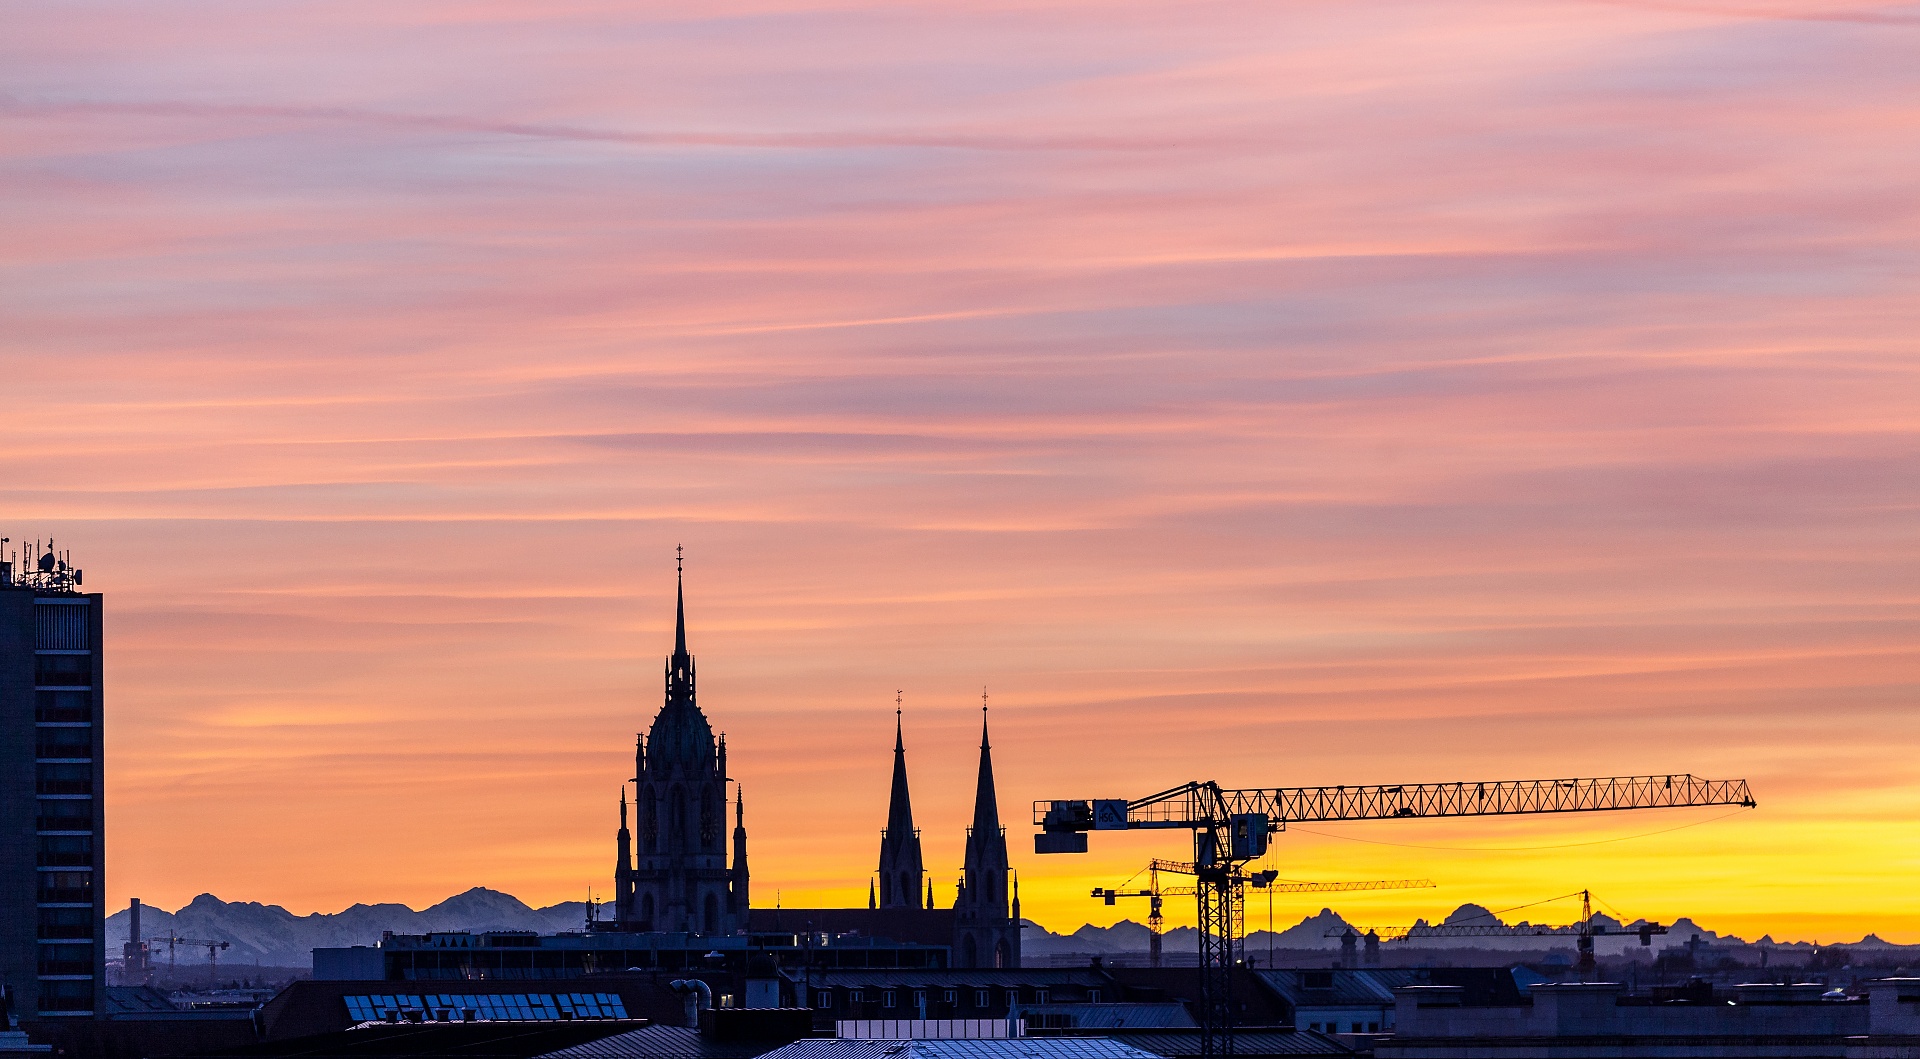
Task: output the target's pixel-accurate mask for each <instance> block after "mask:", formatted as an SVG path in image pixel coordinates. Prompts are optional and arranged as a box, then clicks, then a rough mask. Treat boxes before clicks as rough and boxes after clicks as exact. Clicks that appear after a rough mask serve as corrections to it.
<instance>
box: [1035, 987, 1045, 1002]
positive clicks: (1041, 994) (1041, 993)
mask: <svg viewBox="0 0 1920 1059" xmlns="http://www.w3.org/2000/svg"><path fill="white" fill-rule="evenodd" d="M1033 1002H1034V1003H1036V1004H1044V1003H1046V1002H1047V991H1046V990H1044V989H1036V990H1034V991H1033Z"/></svg>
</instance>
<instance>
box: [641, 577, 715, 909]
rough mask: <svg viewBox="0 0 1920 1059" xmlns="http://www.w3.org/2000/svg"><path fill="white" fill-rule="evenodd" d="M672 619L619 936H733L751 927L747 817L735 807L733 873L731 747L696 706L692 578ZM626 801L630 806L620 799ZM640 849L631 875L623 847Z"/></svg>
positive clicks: (644, 743) (646, 743)
mask: <svg viewBox="0 0 1920 1059" xmlns="http://www.w3.org/2000/svg"><path fill="white" fill-rule="evenodd" d="M680 582H681V583H680V585H679V587H678V593H677V595H678V599H677V602H676V606H675V612H674V637H673V654H672V656H671V657H669V658H668V659H667V669H666V684H667V689H666V704H665V705H663V706H661V707H660V713H659V715H658V716H656V717H654V719H653V727H652V729H651V730H649V731H648V733H647V735H646V737H645V738H644V739H642V740H639V741H638V743H637V745H636V747H635V749H634V780H633V783H634V815H635V817H636V820H635V823H636V824H637V825H638V831H639V833H638V834H637V835H634V836H632V838H629V837H628V833H627V831H626V814H625V806H624V804H623V805H622V813H621V832H620V836H619V838H620V845H621V846H622V850H621V854H622V863H621V864H620V865H619V867H618V868H616V878H615V880H614V892H615V893H616V894H617V895H618V898H619V901H620V909H619V913H618V915H617V916H616V925H617V926H618V927H619V928H620V929H622V930H642V931H645V930H658V931H688V932H692V933H698V934H732V933H735V932H737V931H740V930H743V929H745V928H746V923H747V832H746V821H745V807H744V804H743V803H736V805H735V809H734V812H735V825H734V834H733V847H734V853H733V860H734V863H733V865H732V867H729V866H728V864H727V841H726V839H727V834H726V828H727V739H726V736H724V735H722V736H721V737H720V739H719V741H718V742H717V743H716V742H715V740H714V736H713V728H712V726H711V725H709V724H708V723H707V717H706V715H705V714H703V713H701V712H700V707H699V705H698V704H697V703H696V702H695V699H694V667H693V656H692V655H690V654H688V653H687V603H686V587H685V575H684V574H681V575H680ZM623 797H624V796H623ZM628 842H631V843H632V846H633V860H632V862H631V866H629V865H628V862H627V861H626V860H625V848H624V847H625V846H626V845H627V843H628Z"/></svg>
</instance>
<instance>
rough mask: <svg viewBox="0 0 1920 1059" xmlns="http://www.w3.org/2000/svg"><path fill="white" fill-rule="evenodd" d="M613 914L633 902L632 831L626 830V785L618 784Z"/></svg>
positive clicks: (619, 913) (618, 912)
mask: <svg viewBox="0 0 1920 1059" xmlns="http://www.w3.org/2000/svg"><path fill="white" fill-rule="evenodd" d="M613 844H614V850H615V852H614V862H615V863H614V868H613V914H614V916H615V918H618V917H619V916H620V915H621V914H622V910H623V909H625V908H626V907H627V906H628V905H629V904H632V903H633V832H631V831H628V830H627V785H626V784H624V783H622V784H621V785H620V830H619V831H618V832H617V833H616V834H615V835H614V839H613Z"/></svg>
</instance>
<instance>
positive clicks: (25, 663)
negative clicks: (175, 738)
mask: <svg viewBox="0 0 1920 1059" xmlns="http://www.w3.org/2000/svg"><path fill="white" fill-rule="evenodd" d="M7 543H8V542H6V541H5V540H4V539H0V547H3V546H4V545H6V544H7ZM52 544H53V542H51V541H48V542H47V544H46V546H45V547H42V546H41V545H40V544H39V543H38V542H34V543H33V544H32V545H30V546H28V545H22V546H21V547H19V548H18V549H16V550H14V551H12V552H5V553H0V984H4V985H5V986H6V988H7V991H8V995H9V997H10V999H11V1001H12V1004H13V1010H14V1013H15V1014H16V1015H18V1016H19V1017H20V1018H22V1019H57V1018H87V1017H92V1016H94V1015H95V1014H96V1013H97V1012H99V1011H100V1006H101V1004H102V1002H103V996H102V987H103V986H104V984H105V980H106V979H105V971H106V943H105V932H106V914H105V908H104V904H103V902H104V898H105V895H104V893H103V892H102V889H101V869H102V867H103V866H104V864H105V858H104V856H103V847H102V843H101V837H102V827H103V825H104V823H105V816H104V810H103V808H102V805H101V743H100V721H101V711H100V704H101V694H100V692H101V688H100V678H101V673H100V594H99V593H97V592H93V593H88V592H83V591H81V587H80V571H79V570H76V569H74V568H73V565H72V564H71V563H70V562H69V561H68V558H67V556H66V555H65V554H63V553H59V552H55V551H54V550H53V547H52Z"/></svg>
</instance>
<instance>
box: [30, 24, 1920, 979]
mask: <svg viewBox="0 0 1920 1059" xmlns="http://www.w3.org/2000/svg"><path fill="white" fill-rule="evenodd" d="M690 12H694V13H690ZM7 19H8V24H9V25H8V30H7V32H6V33H5V34H0V394H3V395H4V406H3V407H4V411H0V445H3V446H4V449H5V451H6V452H7V453H8V454H9V458H8V459H7V461H6V475H5V484H4V486H3V487H0V536H11V537H12V538H14V540H15V541H16V542H17V541H19V540H21V539H22V538H27V539H32V538H36V537H46V536H49V535H51V536H53V537H55V538H57V540H58V541H59V544H60V546H61V547H63V548H71V549H72V551H73V556H74V559H75V561H76V563H77V564H78V565H79V566H81V567H83V568H84V569H85V571H86V586H87V588H89V589H91V590H97V591H102V592H105V593H106V600H107V635H108V637H109V641H108V649H107V650H108V653H107V663H106V665H107V692H106V694H107V703H108V711H109V722H108V728H107V737H106V738H107V751H108V765H107V776H108V800H107V812H108V820H109V828H110V830H109V838H108V842H107V849H108V871H107V879H106V881H107V889H108V895H109V904H110V906H114V907H117V906H120V905H123V904H124V903H125V902H126V900H127V899H128V898H129V897H133V896H138V897H140V898H142V899H143V900H145V901H147V902H149V903H151V904H156V905H161V906H164V907H167V908H173V907H177V906H178V905H180V904H183V903H185V902H186V901H187V900H189V899H191V898H192V897H193V896H194V895H195V894H198V893H202V892H212V893H215V894H217V895H219V896H221V897H223V898H226V899H228V900H254V901H263V902H272V903H279V904H284V905H286V906H287V907H289V908H291V909H293V910H294V911H296V912H302V913H304V912H308V911H337V910H339V909H340V908H343V907H345V906H346V905H349V904H351V903H353V902H356V901H369V902H372V901H402V902H407V903H409V904H412V905H414V906H416V907H421V906H424V905H426V904H429V903H431V902H434V901H437V900H439V899H441V898H444V897H446V896H448V895H450V894H452V893H455V892H458V891H460V890H464V889H466V888H468V887H470V886H475V885H483V886H489V887H494V888H497V889H501V890H505V891H508V892H510V893H513V894H515V895H517V896H519V897H521V898H522V899H524V900H527V901H528V902H530V903H533V904H547V903H551V902H555V901H561V900H569V899H579V898H581V897H583V896H584V895H585V893H586V891H587V888H588V887H589V886H594V887H596V888H598V889H599V890H600V891H601V892H602V893H605V892H606V891H607V890H609V889H610V887H611V879H612V871H613V832H614V828H615V826H616V820H615V799H616V797H617V795H618V792H619V789H620V783H621V780H622V778H623V777H626V776H628V775H630V774H631V768H632V751H633V736H634V732H635V731H636V730H638V729H641V728H644V727H645V726H646V725H647V724H648V723H649V721H650V719H651V717H652V714H653V712H654V710H656V709H657V708H658V706H659V703H660V697H661V669H660V667H661V661H662V658H663V656H664V655H665V654H666V653H667V652H668V651H669V650H670V649H671V646H672V594H673V549H674V547H675V545H678V544H683V545H685V547H686V549H687V557H688V558H687V562H688V565H687V592H688V604H687V606H688V620H689V625H690V629H689V637H690V641H691V647H692V650H693V651H694V653H695V654H696V655H697V657H698V659H699V665H700V669H699V674H700V684H701V686H700V699H701V704H702V706H703V707H704V708H705V710H706V711H707V713H708V715H709V716H710V717H711V718H712V719H713V721H714V723H715V726H716V727H718V728H721V729H724V730H725V731H726V733H727V738H728V745H729V748H730V763H731V765H732V770H733V772H734V774H735V775H736V776H737V777H738V778H739V779H740V780H741V781H742V783H743V784H744V787H745V794H746V803H747V822H748V826H749V829H750V831H751V834H752V854H753V861H752V867H753V877H754V895H755V898H756V902H757V903H764V904H770V903H771V902H772V901H773V899H774V897H775V894H776V891H778V893H779V897H780V900H781V901H782V902H783V903H785V904H788V905H799V904H819V903H860V902H864V900H865V897H866V889H867V877H868V872H869V871H870V870H871V869H872V867H873V864H874V860H875V856H876V853H877V849H878V841H879V834H878V833H879V830H880V828H881V826H882V824H883V823H884V819H885V810H886V804H885V797H886V784H887V779H888V769H889V764H890V762H889V751H890V749H891V745H892V738H893V731H892V725H893V715H892V713H893V701H894V694H895V691H896V689H903V690H904V701H905V707H906V714H905V717H906V729H907V740H908V747H909V766H910V769H911V772H912V777H913V782H914V790H913V794H914V804H915V809H916V811H917V815H918V817H919V822H920V825H921V827H922V829H923V834H924V841H925V844H926V849H927V860H928V866H929V869H930V870H931V872H932V874H933V876H934V878H935V880H936V885H937V886H938V888H939V891H940V893H941V894H942V895H943V899H944V900H951V896H952V885H953V881H954V878H955V876H956V874H957V871H958V868H959V863H960V858H961V852H962V829H963V827H964V826H965V824H966V823H967V821H968V818H969V816H970V812H971V797H972V775H973V769H974V766H975V761H976V753H977V752H976V749H975V747H976V745H977V741H978V727H979V718H980V710H979V705H980V703H979V696H980V692H981V688H982V687H983V686H985V687H986V688H987V689H988V690H989V692H990V694H991V696H992V698H991V702H992V704H993V707H994V709H993V715H992V716H993V737H994V754H995V764H996V767H997V769H998V772H999V783H1000V801H1001V806H1002V809H1003V813H1004V816H1005V819H1004V822H1005V823H1006V825H1007V827H1008V842H1009V845H1010V847H1011V848H1012V850H1013V851H1014V860H1015V864H1016V866H1017V867H1018V868H1019V870H1020V879H1021V890H1022V896H1023V898H1024V903H1025V909H1024V910H1025V912H1026V913H1027V915H1028V916H1029V917H1030V918H1033V919H1035V920H1037V921H1039V922H1040V923H1042V924H1044V925H1046V926H1048V927H1051V928H1053V929H1056V930H1068V929H1072V928H1073V927H1076V926H1078V925H1079V924H1081V923H1083V922H1088V921H1092V922H1096V923H1109V922H1113V921H1114V920H1116V919H1119V918H1121V917H1132V918H1135V919H1138V918H1141V917H1142V916H1143V915H1144V911H1145V910H1144V908H1137V907H1136V908H1128V907H1126V906H1124V905H1123V906H1120V907H1116V908H1108V907H1104V906H1102V905H1100V904H1099V903H1098V902H1095V901H1091V900H1089V899H1088V898H1087V897H1086V893H1087V891H1088V889H1089V888H1090V887H1091V886H1096V885H1110V884H1113V883H1117V882H1119V881H1120V880H1122V879H1124V878H1126V877H1127V876H1129V875H1131V874H1133V872H1134V871H1135V870H1136V869H1138V868H1139V867H1140V866H1141V865H1142V864H1144V863H1145V861H1146V860H1147V858H1149V857H1152V856H1179V855H1183V854H1184V853H1186V852H1187V851H1188V847H1187V846H1186V845H1185V844H1184V840H1183V839H1182V838H1181V837H1180V836H1178V835H1174V834H1169V833H1159V834H1155V833H1146V834H1125V835H1119V836H1114V835H1105V834H1103V835H1099V836H1096V837H1095V841H1094V849H1093V852H1092V853H1091V854H1089V855H1087V856H1084V857H1078V858H1071V857H1045V858H1042V857H1035V856H1034V855H1033V854H1032V852H1031V850H1032V845H1031V839H1030V838H1029V837H1028V836H1029V835H1030V833H1031V831H1032V827H1031V825H1030V823H1029V822H1028V819H1027V817H1028V809H1027V807H1028V806H1029V804H1030V803H1031V802H1032V801H1033V800H1034V799H1036V798H1047V797H1129V796H1139V795H1143V794H1146V793H1150V792H1152V791H1154V790H1158V789H1161V788H1163V787H1168V786H1172V785H1174V784H1177V783H1180V782H1184V781H1186V780H1190V779H1216V780H1219V781H1221V782H1222V783H1224V784H1228V785H1235V786H1259V785H1306V784H1321V783H1329V784H1331V783H1370V782H1387V783H1398V782H1414V781H1429V780H1462V779H1469V780H1470V779H1499V778H1526V777H1536V776H1590V775H1614V774H1629V773H1642V772H1646V773H1666V772H1693V773H1696V774H1700V775H1706V776H1713V777H1722V778H1732V777H1744V778H1746V779H1748V780H1749V781H1750V782H1751V783H1752V785H1753V790H1754V793H1755V795H1756V797H1757V798H1758V800H1759V808H1758V809H1757V810H1754V811H1751V812H1738V813H1733V814H1729V813H1728V811H1727V810H1725V809H1699V810H1671V811H1663V812H1651V813H1635V814H1615V815H1610V816H1598V817H1557V818H1537V819H1514V820H1505V821H1446V822H1411V823H1392V824H1387V823H1351V824H1341V825H1315V826H1313V827H1312V828H1311V829H1310V830H1304V829H1303V830H1297V831H1293V832H1290V833H1288V834H1286V835H1284V836H1282V837H1281V838H1280V839H1279V840H1278V851H1277V853H1276V855H1275V856H1274V858H1273V859H1272V860H1271V861H1270V866H1271V867H1273V868H1275V869H1277V870H1279V872H1280V874H1281V875H1282V876H1284V877H1288V878H1299V879H1368V878H1396V877H1404V876H1429V877H1431V878H1433V879H1434V880H1436V881H1437V882H1438V883H1439V884H1440V886H1439V888H1438V889H1436V890H1432V891H1418V892H1411V893H1407V892H1394V893H1382V894H1377V895H1332V896H1336V897H1338V898H1339V899H1338V900H1333V901H1328V900H1319V899H1316V900H1307V899H1291V900H1283V901H1282V902H1281V903H1280V904H1279V905H1278V906H1277V907H1276V911H1275V916H1276V919H1277V920H1279V921H1282V922H1287V923H1290V922H1293V921H1295V920H1297V919H1298V918H1299V917H1300V916H1302V915H1305V914H1308V913H1311V912H1313V911H1316V910H1318V908H1319V907H1320V906H1321V905H1323V904H1333V905H1334V906H1335V907H1336V908H1337V909H1338V910H1340V911H1342V912H1343V913H1345V914H1346V915H1348V917H1349V918H1352V919H1355V920H1356V921H1359V922H1363V923H1375V924H1393V923H1405V922H1410V921H1411V920H1412V919H1413V918H1414V917H1416V916H1426V917H1428V918H1435V917H1437V916H1439V915H1443V914H1445V912H1447V911H1448V910H1450V909H1451V908H1453V907H1454V906H1455V905H1458V904H1459V903H1461V902H1464V901H1477V902H1480V903H1483V904H1487V905H1489V906H1494V907H1499V906H1502V905H1512V904H1520V903H1522V902H1526V901H1531V900H1535V899H1538V898H1541V897H1547V896H1551V895H1555V894H1560V893H1564V892H1566V891H1569V890H1575V889H1579V888H1581V887H1583V886H1586V887H1591V888H1592V889H1593V890H1594V891H1595V892H1596V893H1597V894H1599V895H1600V896H1601V897H1603V898H1604V899H1605V900H1606V901H1607V902H1608V903H1609V904H1610V905H1611V906H1613V907H1615V908H1617V909H1619V910H1620V911H1621V912H1623V913H1626V914H1627V915H1628V916H1629V917H1632V916H1646V917H1650V918H1654V919H1671V918H1672V917H1675V916H1679V915H1691V916H1693V917H1695V918H1696V919H1698V920H1700V921H1702V922H1703V923H1704V924H1705V925H1706V926H1709V927H1712V928H1714V929H1717V930H1721V931H1732V932H1735V933H1739V934H1742V935H1744V936H1747V937H1749V938H1752V937H1757V936H1759V935H1760V934H1763V933H1769V932H1770V933H1772V934H1773V935H1774V937H1776V938H1778V939H1788V938H1793V939H1809V940H1812V939H1819V940H1836V939H1843V940H1853V939H1857V938H1859V937H1860V936H1861V935H1862V934H1864V933H1866V932H1868V931H1874V932H1878V933H1879V934H1880V935H1881V936H1882V937H1885V938H1888V939H1890V940H1899V941H1904V942H1920V906H1916V904H1915V902H1914V899H1913V894H1914V884H1913V880H1914V878H1915V874H1916V872H1920V824H1917V821H1920V709H1917V708H1916V697H1917V696H1920V656H1917V655H1916V643H1917V640H1920V360H1916V354H1920V297H1917V296H1920V180H1917V179H1916V174H1920V7H1916V6H1914V5H1912V4H1906V5H1886V6H1878V5H1874V4H1872V3H1871V2H1870V0H1862V2H1861V3H1857V4H1855V3H1828V2H1823V0H1791V2H1790V0H1726V2H1722V0H1676V2H1671V3H1669V2H1664V0H1618V2H1584V0H1539V2H1532V3H1523V2H1518V0H1485V2H1479V0H1420V2H1404V3H1402V2H1379V0H1364V2H1332V0H1326V2H1262V3H1253V2H1232V3H1222V2H1192V3H1181V4H1172V3H1138V2H1130V0H1098V2H1094V0H1085V2H1074V0H1060V2H1053V3H1048V2H1031V3H1021V2H995V0H981V2H970V3H965V4H961V3H947V4H934V3H907V2H900V3H887V4H879V3H869V2H863V0H843V2H838V3H835V2H826V0H823V2H818V3H814V2H808V0H794V2H786V0H764V2H753V0H745V2H732V0H717V2H713V3H706V4H700V5H668V4H653V3H645V2H623V3H600V2H595V0H577V2H569V0H559V2H548V3H538V4H535V3H513V2H507V0H497V2H482V0H476V2H472V3H450V2H436V0H422V2H418V3H406V4H395V3H391V2H377V3H376V2H371V0H331V2H326V3H320V2H289V3H276V4H271V5H263V4H258V3H243V2H239V0H229V2H224V3H220V2H197V0H179V2H175V3H168V4H160V5H156V4H136V3H130V2H126V0H99V2H76V3H62V4H27V5H15V6H14V7H13V8H12V9H11V10H10V11H9V14H8V16H7ZM1682 825H1696V826H1687V827H1682ZM1676 828H1678V830H1674V829H1676ZM1652 832H1664V833H1661V834H1650V833H1652ZM1615 839H1618V840H1619V841H1610V840H1615ZM1307 896H1309V897H1318V896H1319V895H1307ZM1171 911H1172V913H1173V914H1174V917H1175V920H1176V921H1180V919H1181V918H1182V917H1184V918H1185V919H1186V920H1188V921H1190V919H1191V911H1190V910H1188V909H1185V908H1180V907H1175V908H1173V909H1171ZM1265 917H1266V909H1265V907H1264V904H1263V903H1262V904H1261V905H1260V906H1259V907H1258V908H1257V909H1255V910H1253V911H1252V912H1250V916H1249V919H1250V920H1257V921H1258V922H1257V924H1254V925H1257V926H1260V927H1264V926H1265V925H1266V924H1265Z"/></svg>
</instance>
